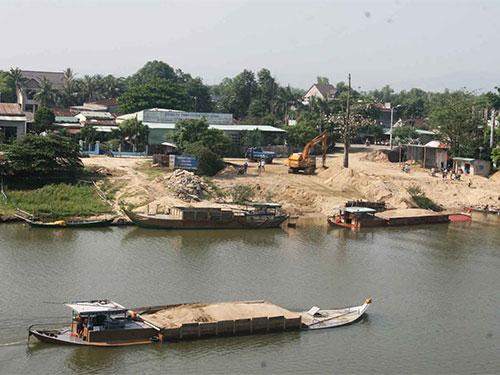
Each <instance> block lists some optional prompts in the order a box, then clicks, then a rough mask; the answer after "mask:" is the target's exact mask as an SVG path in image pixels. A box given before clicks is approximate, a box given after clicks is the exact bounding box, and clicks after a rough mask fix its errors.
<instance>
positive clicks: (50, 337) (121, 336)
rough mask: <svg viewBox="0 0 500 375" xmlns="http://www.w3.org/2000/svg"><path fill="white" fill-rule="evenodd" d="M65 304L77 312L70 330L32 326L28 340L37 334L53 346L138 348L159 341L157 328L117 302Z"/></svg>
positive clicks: (94, 301) (29, 329) (67, 328)
mask: <svg viewBox="0 0 500 375" xmlns="http://www.w3.org/2000/svg"><path fill="white" fill-rule="evenodd" d="M65 305H66V306H68V307H69V308H71V309H72V310H73V318H72V321H71V326H70V327H66V328H62V329H45V328H37V326H36V325H32V326H30V327H29V328H28V340H29V337H30V336H32V335H33V336H35V337H36V338H37V339H39V340H40V341H43V342H47V343H51V344H69V345H86V346H125V345H138V344H149V343H152V342H155V341H157V340H158V336H157V335H158V331H157V329H156V328H153V327H151V326H150V325H148V324H147V323H144V322H143V321H142V320H141V319H137V318H135V317H134V316H133V314H131V313H129V310H128V309H127V308H125V307H124V306H122V305H119V304H117V303H116V302H113V301H109V300H93V301H82V302H74V303H67V304H65ZM78 319H80V321H78ZM79 325H80V327H79ZM80 329H81V332H80Z"/></svg>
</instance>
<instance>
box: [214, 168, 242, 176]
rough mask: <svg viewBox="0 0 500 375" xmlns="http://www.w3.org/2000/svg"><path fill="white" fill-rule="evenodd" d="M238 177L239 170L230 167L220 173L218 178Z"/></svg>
mask: <svg viewBox="0 0 500 375" xmlns="http://www.w3.org/2000/svg"><path fill="white" fill-rule="evenodd" d="M236 175H238V170H237V169H236V168H235V167H233V166H232V165H229V166H227V167H226V168H224V169H223V170H221V171H219V172H218V173H217V175H216V176H217V177H225V178H231V177H235V176H236Z"/></svg>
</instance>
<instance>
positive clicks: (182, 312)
mask: <svg viewBox="0 0 500 375" xmlns="http://www.w3.org/2000/svg"><path fill="white" fill-rule="evenodd" d="M270 316H284V317H285V318H287V319H290V318H298V317H299V315H297V314H296V313H293V312H291V311H288V310H286V309H284V308H282V307H280V306H277V305H273V304H271V303H269V302H263V301H249V302H221V303H211V304H202V303H196V304H186V305H180V306H176V307H172V308H167V309H164V310H160V311H158V312H156V313H154V314H145V315H141V317H142V319H144V320H145V321H147V322H149V323H151V324H153V325H155V326H156V327H160V328H173V327H179V326H181V325H182V324H185V323H194V322H198V323H201V322H217V321H223V320H236V319H252V318H261V317H270Z"/></svg>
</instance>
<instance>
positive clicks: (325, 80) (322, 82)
mask: <svg viewBox="0 0 500 375" xmlns="http://www.w3.org/2000/svg"><path fill="white" fill-rule="evenodd" d="M316 83H317V84H320V85H329V84H330V80H329V79H328V77H322V76H317V77H316Z"/></svg>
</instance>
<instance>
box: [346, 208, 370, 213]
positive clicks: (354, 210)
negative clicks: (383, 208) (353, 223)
mask: <svg viewBox="0 0 500 375" xmlns="http://www.w3.org/2000/svg"><path fill="white" fill-rule="evenodd" d="M344 211H346V212H349V213H351V214H360V213H363V214H368V213H373V212H377V210H374V209H373V208H368V207H345V208H344Z"/></svg>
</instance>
